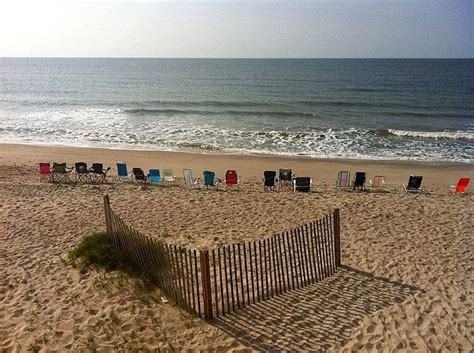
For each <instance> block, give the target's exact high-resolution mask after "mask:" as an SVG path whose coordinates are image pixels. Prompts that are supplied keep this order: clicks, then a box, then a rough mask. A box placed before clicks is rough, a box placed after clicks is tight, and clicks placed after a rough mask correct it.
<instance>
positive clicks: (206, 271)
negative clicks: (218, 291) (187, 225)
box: [199, 250, 212, 320]
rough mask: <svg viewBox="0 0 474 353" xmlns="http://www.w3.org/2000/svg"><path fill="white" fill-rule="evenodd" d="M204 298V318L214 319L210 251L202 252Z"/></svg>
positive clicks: (200, 256)
mask: <svg viewBox="0 0 474 353" xmlns="http://www.w3.org/2000/svg"><path fill="white" fill-rule="evenodd" d="M199 258H200V261H201V280H202V297H203V301H204V318H205V319H207V320H210V319H212V298H211V271H210V268H209V251H208V250H200V251H199Z"/></svg>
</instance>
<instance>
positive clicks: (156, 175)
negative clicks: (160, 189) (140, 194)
mask: <svg viewBox="0 0 474 353" xmlns="http://www.w3.org/2000/svg"><path fill="white" fill-rule="evenodd" d="M148 176H149V177H150V181H151V182H152V183H159V182H160V181H161V174H160V170H159V169H150V170H149V171H148Z"/></svg>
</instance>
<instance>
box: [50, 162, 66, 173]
mask: <svg viewBox="0 0 474 353" xmlns="http://www.w3.org/2000/svg"><path fill="white" fill-rule="evenodd" d="M53 172H54V173H61V174H64V173H67V171H66V163H53Z"/></svg>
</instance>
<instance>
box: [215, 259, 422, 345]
mask: <svg viewBox="0 0 474 353" xmlns="http://www.w3.org/2000/svg"><path fill="white" fill-rule="evenodd" d="M420 292H422V290H421V289H420V288H416V287H413V286H408V285H405V284H402V283H399V282H393V281H389V280H387V279H385V278H381V277H374V276H373V275H371V274H370V273H367V272H362V271H359V270H355V269H352V268H350V267H347V266H342V267H341V268H340V269H339V270H338V272H337V273H336V274H335V275H334V276H332V277H330V278H327V279H325V280H323V281H322V282H319V283H316V284H313V285H309V286H307V287H304V288H301V289H298V290H295V291H292V292H289V293H286V294H282V295H280V296H278V297H275V298H272V299H269V300H266V301H264V302H260V303H258V304H254V305H251V306H249V307H247V308H245V309H241V310H237V311H236V312H234V313H233V314H230V315H228V316H226V317H223V318H222V317H221V318H217V319H215V320H213V321H212V324H213V325H215V326H217V327H219V328H220V329H222V330H224V331H225V332H227V333H228V334H230V335H231V336H233V337H235V338H236V339H237V340H239V341H240V342H242V343H243V344H245V345H247V346H249V347H252V348H253V349H256V350H264V351H274V350H288V351H298V350H311V351H315V350H316V351H325V350H327V349H328V348H330V347H332V346H335V345H338V344H340V343H341V342H342V341H344V340H345V339H347V338H348V337H349V335H350V333H351V330H352V329H353V328H354V327H356V326H357V325H358V324H359V323H360V321H361V319H363V318H364V317H366V316H368V315H370V314H373V313H374V312H376V311H379V310H382V309H384V308H386V307H388V306H390V305H393V304H396V303H402V302H404V301H405V300H406V298H407V296H409V295H414V294H416V293H420Z"/></svg>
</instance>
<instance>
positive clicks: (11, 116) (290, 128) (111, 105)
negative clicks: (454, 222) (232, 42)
mask: <svg viewBox="0 0 474 353" xmlns="http://www.w3.org/2000/svg"><path fill="white" fill-rule="evenodd" d="M0 142H3V143H27V144H45V145H67V146H83V147H84V146H85V147H105V148H124V149H142V150H161V151H189V152H200V153H230V154H270V155H290V156H306V157H314V158H344V159H367V160H416V161H436V162H453V161H456V162H466V163H473V161H474V60H472V59H465V60H429V59H275V60H273V59H227V60H226V59H92V58H91V59H83V58H81V59H79V58H78V59H60V58H0Z"/></svg>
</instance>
